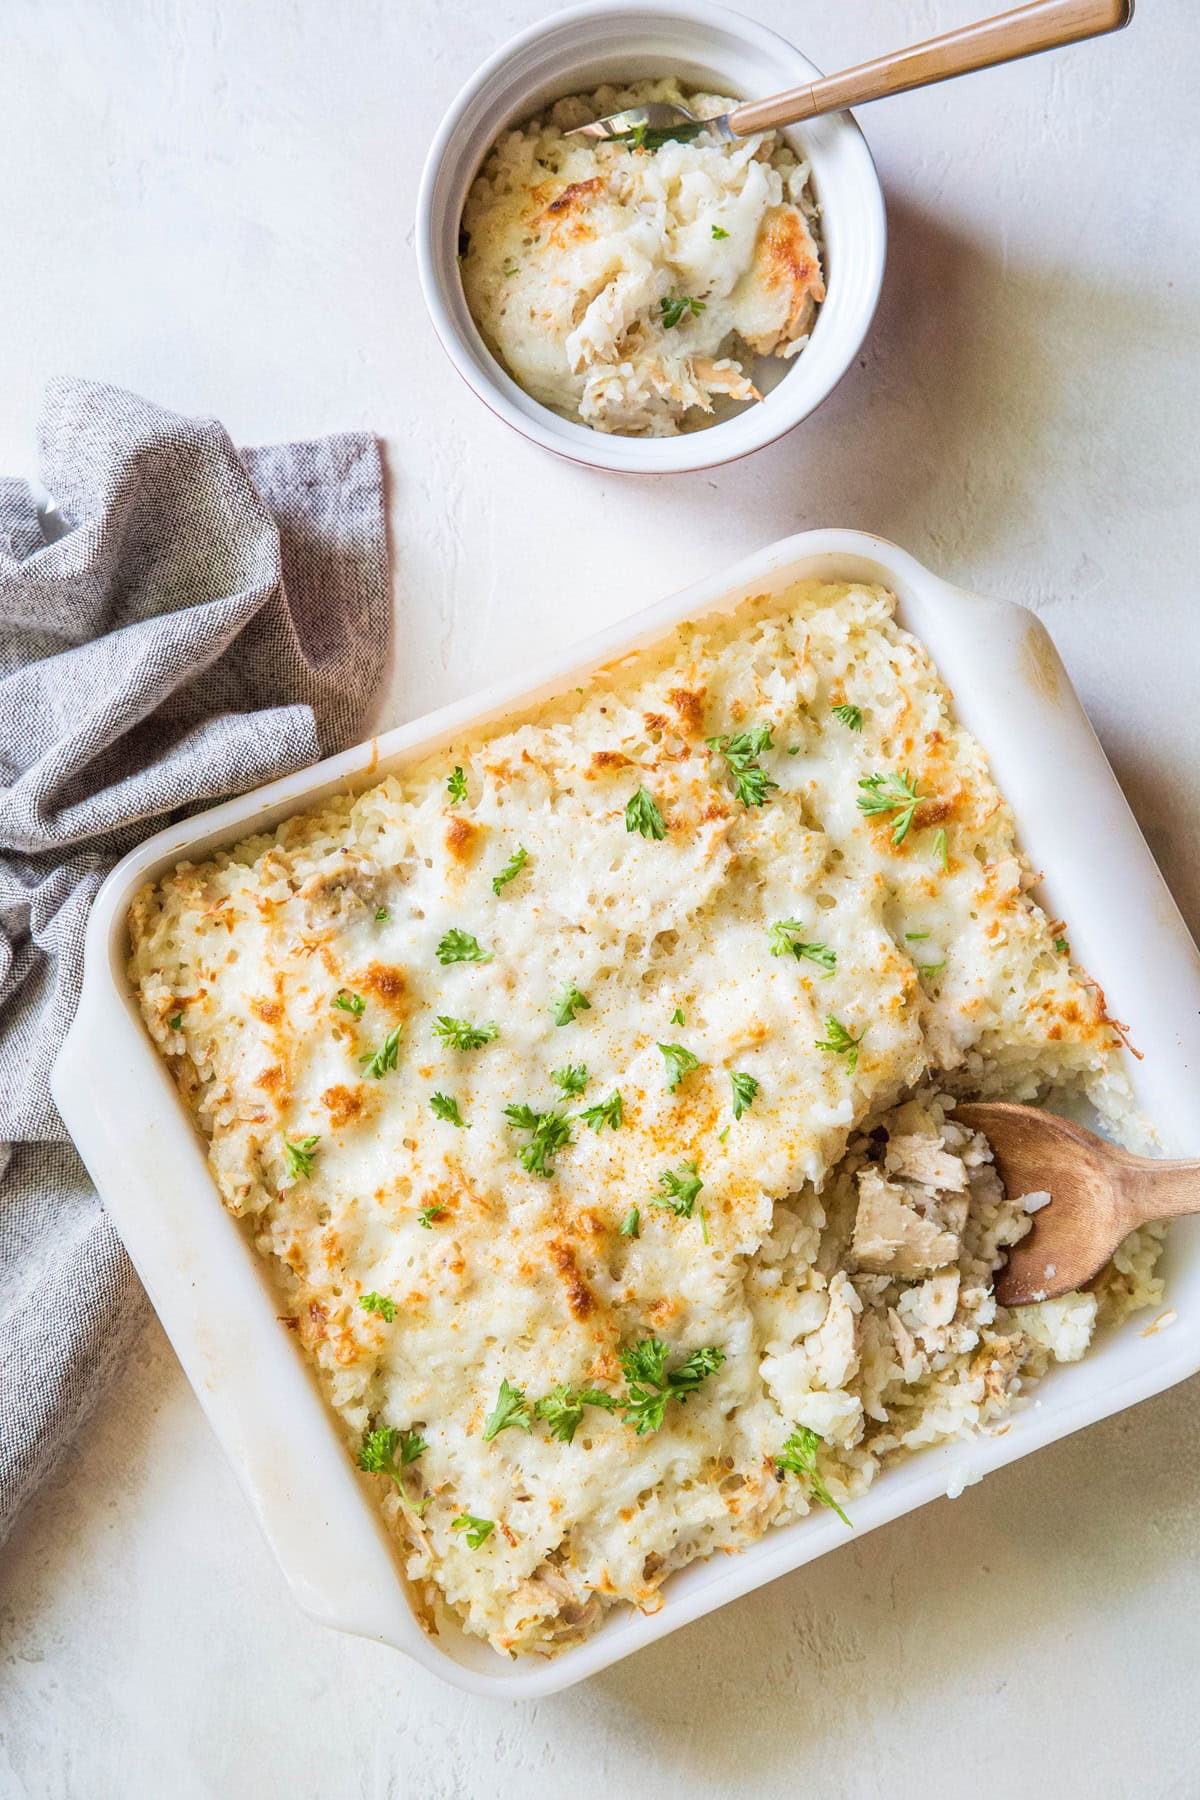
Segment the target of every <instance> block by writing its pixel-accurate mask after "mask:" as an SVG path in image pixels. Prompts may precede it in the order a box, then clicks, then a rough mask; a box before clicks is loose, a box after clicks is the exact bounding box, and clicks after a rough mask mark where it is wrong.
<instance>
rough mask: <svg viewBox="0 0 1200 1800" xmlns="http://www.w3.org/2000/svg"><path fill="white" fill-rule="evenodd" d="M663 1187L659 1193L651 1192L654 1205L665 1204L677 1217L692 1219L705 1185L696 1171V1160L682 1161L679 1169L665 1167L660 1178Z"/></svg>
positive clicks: (651, 1202) (660, 1184)
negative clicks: (698, 1196) (697, 1199)
mask: <svg viewBox="0 0 1200 1800" xmlns="http://www.w3.org/2000/svg"><path fill="white" fill-rule="evenodd" d="M658 1185H659V1187H660V1188H661V1189H662V1192H661V1193H659V1194H651V1196H650V1204H651V1205H652V1206H663V1207H665V1208H666V1209H667V1210H668V1212H673V1213H674V1214H675V1217H676V1218H677V1219H690V1218H691V1216H692V1212H693V1210H694V1209H695V1205H696V1197H697V1195H698V1194H699V1192H700V1189H701V1188H702V1187H703V1186H704V1183H703V1182H702V1181H701V1179H700V1177H699V1175H698V1174H697V1172H696V1165H695V1163H694V1162H687V1161H685V1162H681V1163H680V1165H679V1167H678V1169H664V1170H663V1171H662V1174H661V1175H660V1176H659V1178H658Z"/></svg>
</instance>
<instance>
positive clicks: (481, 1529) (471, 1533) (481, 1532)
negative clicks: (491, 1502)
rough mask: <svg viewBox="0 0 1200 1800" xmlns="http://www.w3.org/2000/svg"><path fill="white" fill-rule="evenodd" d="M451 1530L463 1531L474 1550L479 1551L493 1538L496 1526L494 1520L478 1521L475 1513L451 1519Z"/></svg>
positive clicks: (463, 1514)
mask: <svg viewBox="0 0 1200 1800" xmlns="http://www.w3.org/2000/svg"><path fill="white" fill-rule="evenodd" d="M450 1529H451V1531H461V1532H462V1533H463V1534H464V1536H465V1537H466V1540H467V1542H468V1544H470V1546H471V1548H472V1550H478V1548H479V1546H480V1545H481V1544H485V1543H486V1542H487V1540H488V1539H489V1538H490V1537H491V1535H492V1533H493V1531H495V1529H496V1524H495V1520H494V1519H477V1518H476V1517H475V1514H474V1513H459V1515H458V1517H457V1519H451V1521H450Z"/></svg>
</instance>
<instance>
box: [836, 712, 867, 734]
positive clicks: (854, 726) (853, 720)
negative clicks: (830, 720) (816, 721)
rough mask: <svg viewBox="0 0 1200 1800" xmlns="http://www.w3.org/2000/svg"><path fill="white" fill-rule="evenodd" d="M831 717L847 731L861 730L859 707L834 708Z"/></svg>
mask: <svg viewBox="0 0 1200 1800" xmlns="http://www.w3.org/2000/svg"><path fill="white" fill-rule="evenodd" d="M833 716H834V718H835V719H836V720H837V721H838V723H839V724H840V725H845V726H846V728H847V729H848V730H849V731H861V730H862V707H861V706H835V707H834V708H833Z"/></svg>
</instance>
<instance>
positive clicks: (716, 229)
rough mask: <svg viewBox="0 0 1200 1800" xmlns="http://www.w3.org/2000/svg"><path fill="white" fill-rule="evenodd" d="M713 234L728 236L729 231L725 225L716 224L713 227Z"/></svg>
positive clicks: (715, 235) (719, 236)
mask: <svg viewBox="0 0 1200 1800" xmlns="http://www.w3.org/2000/svg"><path fill="white" fill-rule="evenodd" d="M712 234H713V236H714V237H715V238H727V237H728V236H729V233H728V232H727V231H726V229H725V227H724V226H723V225H714V226H713V228H712Z"/></svg>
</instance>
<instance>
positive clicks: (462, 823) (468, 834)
mask: <svg viewBox="0 0 1200 1800" xmlns="http://www.w3.org/2000/svg"><path fill="white" fill-rule="evenodd" d="M478 836H479V827H478V825H473V824H472V823H471V821H470V819H460V818H459V816H458V814H457V813H456V814H455V815H454V817H453V818H452V819H451V820H450V823H449V824H448V825H447V827H446V848H447V850H448V851H449V852H450V854H451V856H452V857H453V858H454V860H455V861H456V862H460V863H465V862H469V861H470V859H471V856H472V854H473V853H474V848H475V840H476V839H477V838H478Z"/></svg>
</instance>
